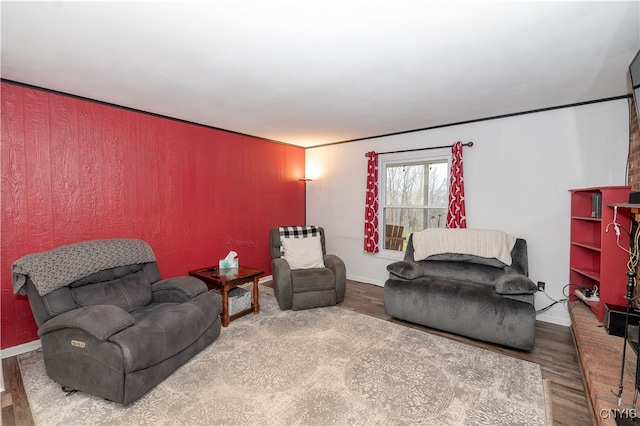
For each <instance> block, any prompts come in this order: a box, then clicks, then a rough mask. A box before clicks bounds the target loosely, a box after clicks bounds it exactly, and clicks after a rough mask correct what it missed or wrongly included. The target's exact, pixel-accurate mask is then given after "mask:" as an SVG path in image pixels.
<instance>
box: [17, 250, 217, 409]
mask: <svg viewBox="0 0 640 426" xmlns="http://www.w3.org/2000/svg"><path fill="white" fill-rule="evenodd" d="M13 279H14V292H16V293H22V294H24V293H26V294H27V295H28V298H29V303H30V305H31V309H32V311H33V315H34V317H35V320H36V323H37V324H38V327H39V329H38V334H39V336H40V339H41V343H42V352H43V357H44V364H45V368H46V372H47V374H48V375H49V377H51V378H52V379H53V380H54V381H56V382H57V383H59V384H60V385H62V387H63V389H67V390H68V389H73V390H79V391H83V392H86V393H88V394H91V395H95V396H99V397H102V398H105V399H108V400H111V401H115V402H119V403H121V404H124V405H127V404H130V403H131V402H133V401H135V400H136V399H138V398H140V397H141V396H142V395H144V394H145V393H146V392H148V391H149V390H150V389H151V388H153V387H154V386H155V385H157V384H158V383H160V382H161V381H162V380H164V379H165V378H166V377H167V376H169V375H170V374H172V373H173V372H174V371H175V370H176V369H178V367H180V366H181V365H183V364H184V363H186V362H187V361H188V360H189V359H191V358H192V357H193V356H194V355H196V354H197V353H198V352H200V351H201V350H203V349H204V348H206V347H207V346H208V345H209V344H210V343H211V342H213V341H214V340H215V339H216V338H217V337H218V336H219V335H220V330H221V324H220V311H221V299H220V296H219V295H217V294H216V293H214V292H212V291H207V286H206V284H204V283H203V282H202V281H200V280H198V279H197V278H194V277H175V278H169V279H165V280H162V279H161V277H160V271H159V269H158V265H157V263H156V261H155V256H154V254H153V251H152V250H151V248H150V247H149V246H148V244H146V243H145V242H143V241H141V240H131V239H111V240H94V241H87V242H82V243H77V244H72V245H68V246H62V247H59V248H57V249H53V250H50V251H47V252H42V253H35V254H32V255H27V256H25V257H23V258H21V259H19V260H18V261H16V262H15V263H14V265H13Z"/></svg>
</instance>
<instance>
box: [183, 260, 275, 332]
mask: <svg viewBox="0 0 640 426" xmlns="http://www.w3.org/2000/svg"><path fill="white" fill-rule="evenodd" d="M262 274H264V271H262V270H260V269H254V268H249V267H248V266H242V265H240V266H239V267H238V269H220V270H219V269H218V268H217V267H215V266H211V267H208V268H202V269H195V270H193V271H189V275H191V276H192V277H196V278H198V279H200V280H202V281H204V282H205V284H207V286H209V287H211V288H214V289H216V290H220V291H221V292H222V317H221V320H222V326H223V327H227V326H228V325H229V322H231V320H234V319H236V318H240V317H241V316H244V315H246V314H248V313H249V312H253V313H254V314H257V313H258V312H260V302H259V298H258V296H259V295H258V277H259V276H260V275H262ZM250 282H253V297H252V301H251V307H250V308H249V309H246V310H244V311H241V312H238V313H236V314H234V315H232V316H229V290H231V289H232V288H235V287H238V286H239V285H242V284H246V283H250Z"/></svg>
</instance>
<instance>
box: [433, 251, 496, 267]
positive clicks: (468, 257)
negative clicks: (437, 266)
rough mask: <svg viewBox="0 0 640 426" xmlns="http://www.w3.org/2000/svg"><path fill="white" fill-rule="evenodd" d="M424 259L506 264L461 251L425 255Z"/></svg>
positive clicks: (491, 258) (494, 265)
mask: <svg viewBox="0 0 640 426" xmlns="http://www.w3.org/2000/svg"><path fill="white" fill-rule="evenodd" d="M425 260H442V261H445V262H468V263H477V264H479V265H488V266H493V267H494V268H503V267H505V266H506V265H505V264H504V263H503V262H501V261H499V260H498V259H496V258H495V257H482V256H476V255H473V254H463V253H441V254H434V255H431V256H429V257H427V258H426V259H425Z"/></svg>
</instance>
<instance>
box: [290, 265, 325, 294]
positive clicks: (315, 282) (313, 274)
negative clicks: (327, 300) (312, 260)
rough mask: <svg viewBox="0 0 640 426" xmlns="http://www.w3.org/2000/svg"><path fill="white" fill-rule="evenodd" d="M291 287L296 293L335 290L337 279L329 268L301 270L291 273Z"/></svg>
mask: <svg viewBox="0 0 640 426" xmlns="http://www.w3.org/2000/svg"><path fill="white" fill-rule="evenodd" d="M291 287H292V289H293V292H294V293H304V292H307V291H318V290H335V288H336V279H335V275H334V273H333V271H332V270H331V269H329V268H319V269H300V270H297V271H291Z"/></svg>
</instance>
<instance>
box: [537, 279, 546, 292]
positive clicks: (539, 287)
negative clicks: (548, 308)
mask: <svg viewBox="0 0 640 426" xmlns="http://www.w3.org/2000/svg"><path fill="white" fill-rule="evenodd" d="M545 285H546V284H545V282H544V281H538V291H544V286H545Z"/></svg>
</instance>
